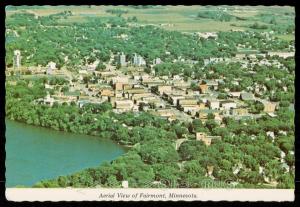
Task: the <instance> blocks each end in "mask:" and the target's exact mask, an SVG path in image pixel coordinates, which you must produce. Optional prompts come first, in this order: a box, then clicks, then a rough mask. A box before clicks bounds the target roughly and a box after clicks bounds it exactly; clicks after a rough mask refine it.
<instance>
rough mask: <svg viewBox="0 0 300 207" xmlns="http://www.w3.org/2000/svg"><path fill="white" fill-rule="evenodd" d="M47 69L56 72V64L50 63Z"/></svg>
mask: <svg viewBox="0 0 300 207" xmlns="http://www.w3.org/2000/svg"><path fill="white" fill-rule="evenodd" d="M47 68H49V69H51V70H55V69H56V63H55V62H52V61H50V62H49V63H48V65H47Z"/></svg>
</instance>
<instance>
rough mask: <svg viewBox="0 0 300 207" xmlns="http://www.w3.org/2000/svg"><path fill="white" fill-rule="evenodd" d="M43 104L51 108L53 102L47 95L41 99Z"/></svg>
mask: <svg viewBox="0 0 300 207" xmlns="http://www.w3.org/2000/svg"><path fill="white" fill-rule="evenodd" d="M43 102H44V104H45V105H49V106H53V104H54V102H55V100H54V98H52V97H51V96H50V94H49V93H48V94H47V96H46V97H45V98H44V99H43Z"/></svg>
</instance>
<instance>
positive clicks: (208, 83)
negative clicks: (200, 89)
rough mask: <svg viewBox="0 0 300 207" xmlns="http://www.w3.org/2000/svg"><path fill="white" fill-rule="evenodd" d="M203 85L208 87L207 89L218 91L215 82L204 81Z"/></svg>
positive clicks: (217, 84)
mask: <svg viewBox="0 0 300 207" xmlns="http://www.w3.org/2000/svg"><path fill="white" fill-rule="evenodd" d="M204 82H205V84H206V85H207V86H208V88H213V89H214V90H217V89H218V86H219V83H218V81H215V80H205V81H204Z"/></svg>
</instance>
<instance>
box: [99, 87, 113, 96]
mask: <svg viewBox="0 0 300 207" xmlns="http://www.w3.org/2000/svg"><path fill="white" fill-rule="evenodd" d="M100 95H101V96H114V95H115V93H114V91H113V90H112V89H111V88H103V89H101V90H100Z"/></svg>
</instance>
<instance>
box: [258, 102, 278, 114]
mask: <svg viewBox="0 0 300 207" xmlns="http://www.w3.org/2000/svg"><path fill="white" fill-rule="evenodd" d="M261 102H262V104H263V105H264V112H267V113H273V112H275V109H276V107H277V104H276V103H273V102H269V101H261Z"/></svg>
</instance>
